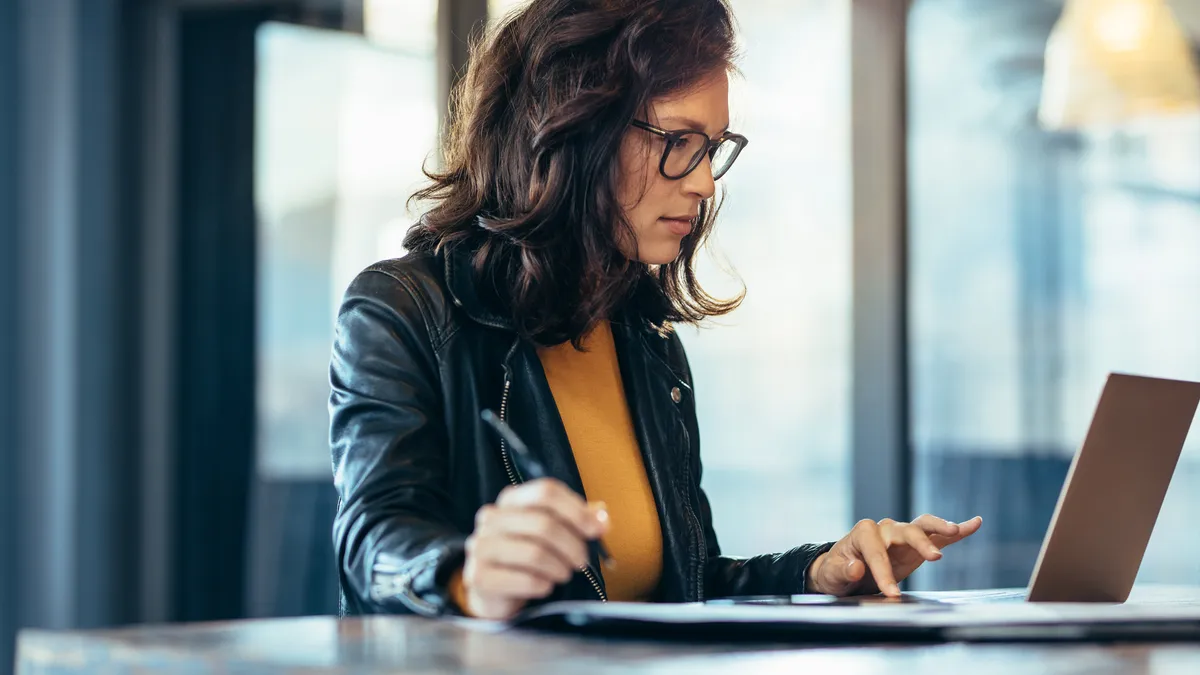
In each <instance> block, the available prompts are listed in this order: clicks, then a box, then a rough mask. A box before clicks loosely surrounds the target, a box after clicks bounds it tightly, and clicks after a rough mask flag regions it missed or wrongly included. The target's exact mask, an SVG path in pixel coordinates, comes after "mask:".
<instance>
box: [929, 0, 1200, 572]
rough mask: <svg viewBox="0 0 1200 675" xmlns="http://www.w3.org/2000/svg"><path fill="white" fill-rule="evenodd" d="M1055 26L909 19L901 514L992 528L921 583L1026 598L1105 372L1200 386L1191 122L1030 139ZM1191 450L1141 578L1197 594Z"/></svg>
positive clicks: (946, 6)
mask: <svg viewBox="0 0 1200 675" xmlns="http://www.w3.org/2000/svg"><path fill="white" fill-rule="evenodd" d="M1060 10H1061V3H1049V2H1045V1H1044V0H1012V1H1010V2H1004V3H997V2H992V1H991V0H920V1H919V2H917V3H916V4H915V6H914V8H913V13H912V16H911V20H910V39H909V50H910V54H909V64H910V74H909V75H910V77H909V80H910V87H911V88H910V93H909V100H910V114H909V120H910V128H909V134H910V136H909V141H910V152H911V156H910V180H911V193H910V209H911V210H910V228H911V230H910V236H911V239H910V246H911V278H910V301H911V311H912V315H911V323H910V325H911V352H910V357H911V363H912V369H913V391H912V405H913V408H912V412H913V444H914V452H915V471H914V498H915V502H916V503H915V510H916V512H918V513H920V512H924V511H931V512H934V513H937V514H939V515H944V516H946V517H954V518H966V517H969V516H972V515H975V514H982V515H983V516H984V523H985V524H984V529H983V530H981V531H980V533H979V534H978V535H976V538H975V540H973V541H971V542H970V543H968V544H965V545H963V546H962V548H961V549H959V550H956V551H955V555H953V556H950V555H948V556H947V557H946V559H945V560H944V561H943V562H941V563H938V564H937V565H931V566H927V567H926V568H925V569H923V570H922V571H920V572H919V573H918V574H917V575H916V576H915V577H914V586H915V587H919V588H969V587H984V586H1024V585H1025V584H1026V583H1027V582H1028V580H1029V574H1030V572H1031V571H1032V568H1033V564H1034V561H1035V558H1036V555H1037V551H1038V549H1039V547H1040V546H1041V543H1042V538H1043V536H1044V534H1045V530H1046V527H1047V525H1048V524H1049V520H1050V516H1051V513H1052V511H1053V509H1054V504H1055V502H1056V500H1057V498H1058V494H1059V490H1060V488H1061V486H1062V481H1063V479H1064V477H1065V475H1066V470H1067V467H1068V465H1069V463H1070V460H1071V457H1072V456H1073V453H1074V451H1075V449H1076V448H1077V447H1078V445H1079V443H1080V442H1081V441H1082V438H1083V435H1084V433H1085V432H1086V430H1087V426H1088V424H1089V422H1090V420H1091V415H1092V411H1093V407H1094V405H1095V403H1096V400H1097V397H1098V395H1099V393H1100V389H1101V387H1102V385H1103V382H1104V379H1105V377H1106V376H1107V374H1108V373H1109V372H1110V371H1122V372H1131V373H1137V374H1144V375H1153V376H1163V377H1173V378H1182V379H1200V338H1197V335H1200V312H1197V311H1196V310H1195V307H1196V301H1195V298H1196V297H1198V296H1200V265H1197V264H1196V261H1197V260H1200V120H1197V119H1196V118H1195V117H1192V118H1182V119H1175V120H1158V121H1147V122H1144V123H1139V124H1137V125H1131V126H1128V127H1126V128H1123V129H1117V130H1109V131H1106V132H1093V133H1083V134H1051V133H1047V132H1043V131H1042V130H1040V129H1039V128H1038V127H1037V125H1036V121H1035V120H1036V118H1035V113H1036V106H1037V103H1038V95H1039V91H1040V86H1041V77H1042V52H1043V50H1044V49H1045V44H1046V39H1047V36H1048V35H1049V32H1050V28H1051V26H1052V25H1053V24H1054V21H1055V20H1056V19H1057V16H1058V13H1059V11H1060ZM946 53H953V54H954V55H955V57H954V58H946ZM1198 436H1200V434H1197V433H1193V434H1192V438H1191V439H1190V441H1189V443H1188V445H1187V446H1186V448H1185V450H1184V455H1183V458H1182V460H1181V462H1180V465H1179V468H1178V470H1177V472H1176V476H1175V480H1174V482H1173V483H1172V487H1171V490H1170V492H1169V494H1168V496H1167V500H1166V503H1165V504H1164V506H1163V509H1162V513H1161V515H1160V517H1159V521H1158V526H1157V527H1156V529H1155V533H1154V536H1153V538H1152V540H1151V543H1150V548H1149V550H1148V552H1147V554H1146V558H1145V560H1144V562H1143V565H1142V570H1141V575H1140V577H1139V578H1140V579H1141V580H1154V581H1170V582H1172V583H1197V582H1200V543H1198V542H1197V540H1196V539H1195V537H1194V536H1192V534H1191V533H1192V530H1193V528H1192V527H1191V523H1192V522H1194V519H1195V515H1196V514H1197V513H1200V497H1198V496H1197V495H1200V490H1198V489H1197V488H1200V438H1198Z"/></svg>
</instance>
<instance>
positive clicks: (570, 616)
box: [514, 373, 1200, 640]
mask: <svg viewBox="0 0 1200 675" xmlns="http://www.w3.org/2000/svg"><path fill="white" fill-rule="evenodd" d="M1198 406H1200V382H1185V381H1180V380H1168V379H1161V378H1153V377H1143V376H1137V375H1127V374H1119V373H1113V374H1110V375H1109V377H1108V379H1107V381H1106V382H1105V385H1104V388H1103V390H1102V391H1101V394H1100V399H1099V402H1098V403H1097V405H1096V409H1095V412H1094V413H1093V416H1092V421H1091V425H1090V427H1089V429H1088V432H1087V435H1086V436H1085V438H1084V440H1083V443H1082V444H1081V445H1080V447H1079V449H1078V451H1077V452H1076V453H1075V457H1074V459H1073V460H1072V463H1071V467H1070V469H1069V470H1068V472H1067V477H1066V480H1065V481H1064V482H1063V487H1062V490H1061V491H1060V493H1059V498H1058V503H1057V505H1056V506H1055V509H1054V515H1053V516H1052V518H1051V519H1050V526H1049V528H1048V529H1047V532H1046V536H1045V538H1044V540H1043V542H1042V547H1041V550H1040V552H1039V554H1038V558H1037V562H1036V563H1035V565H1034V570H1033V574H1032V575H1031V578H1030V580H1029V585H1028V586H1027V588H1025V589H1024V590H1022V589H991V590H982V591H960V592H948V593H937V592H932V593H916V592H914V593H906V594H904V595H903V596H902V597H901V598H900V599H899V600H896V599H883V598H882V596H868V597H865V598H831V597H828V596H812V595H794V596H770V597H747V598H723V599H719V600H713V601H709V602H708V603H695V604H690V605H653V604H644V603H643V604H638V603H608V604H607V605H601V604H600V603H579V602H563V603H550V604H548V605H544V606H542V607H539V608H535V609H531V610H530V611H529V612H527V613H525V614H523V615H519V616H518V617H517V618H516V620H515V621H514V623H515V624H516V625H526V626H531V627H541V628H554V627H560V628H569V629H571V630H589V629H590V630H600V631H602V632H603V631H616V632H622V631H623V630H624V629H634V630H635V631H638V632H640V631H645V630H649V631H650V632H651V633H656V632H657V633H661V634H679V633H680V632H682V634H683V635H684V636H686V637H689V639H690V638H694V637H697V636H699V635H702V634H703V635H707V634H710V633H711V634H715V635H720V636H722V637H725V638H732V637H736V636H738V635H753V636H758V637H761V636H766V635H770V636H773V637H775V638H781V637H786V636H792V637H798V638H801V639H821V640H827V639H830V638H831V637H837V636H842V637H846V636H857V637H853V639H862V638H864V637H878V638H881V639H910V638H912V639H921V638H928V639H957V640H970V639H979V640H988V639H1024V638H1030V639H1056V638H1063V639H1099V638H1100V637H1104V636H1109V637H1111V636H1113V635H1115V636H1116V637H1119V638H1122V639H1136V638H1137V637H1138V636H1139V635H1142V634H1145V635H1154V636H1158V637H1163V636H1167V637H1171V636H1177V637H1180V639H1197V638H1200V589H1194V593H1195V594H1196V597H1195V602H1193V603H1188V602H1180V600H1181V598H1180V597H1179V596H1178V595H1177V594H1167V596H1166V597H1160V598H1151V599H1150V601H1149V602H1143V603H1130V606H1126V605H1122V604H1121V603H1125V601H1126V600H1127V599H1129V597H1130V592H1131V591H1132V589H1133V584H1134V579H1135V578H1136V577H1137V573H1138V568H1139V567H1140V566H1141V561H1142V557H1143V555H1144V554H1145V551H1146V545H1147V543H1148V542H1149V541H1150V535H1151V533H1152V532H1153V530H1154V523H1155V521H1156V520H1157V518H1158V513H1159V510H1160V509H1161V507H1162V502H1163V498H1164V497H1165V496H1166V493H1167V488H1168V486H1169V485H1170V482H1171V477H1172V475H1173V474H1174V471H1175V466H1176V464H1177V463H1178V461H1179V455H1180V452H1181V451H1182V449H1183V445H1184V441H1185V440H1186V438H1187V435H1188V430H1189V429H1190V428H1191V425H1192V420H1193V418H1194V417H1195V416H1196V410H1197V407H1198ZM1135 600H1137V598H1136V597H1135ZM1020 601H1027V602H1020ZM993 603H1004V605H1005V606H1004V607H999V606H996V605H995V604H993ZM1010 603H1012V604H1013V605H1015V606H1009V604H1010ZM1064 603H1069V605H1065V604H1064ZM1079 603H1089V604H1087V605H1083V604H1079ZM1132 605H1137V608H1131V606H1132ZM1151 607H1153V608H1155V609H1150V608H1151ZM1051 626H1053V627H1054V630H1050V629H1049V627H1051ZM739 629H741V630H739ZM714 630H715V633H713V631H714ZM1106 631H1107V632H1106ZM1173 631H1174V632H1173Z"/></svg>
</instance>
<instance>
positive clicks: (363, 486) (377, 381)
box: [330, 254, 829, 616]
mask: <svg viewBox="0 0 1200 675" xmlns="http://www.w3.org/2000/svg"><path fill="white" fill-rule="evenodd" d="M612 323H613V336H614V339H615V341H616V347H617V355H618V360H619V362H620V370H621V377H622V380H623V383H624V386H625V395H626V398H627V399H628V402H629V407H630V411H631V413H632V417H633V424H634V429H635V431H636V434H637V438H638V442H639V444H640V446H641V448H642V454H643V456H644V458H645V462H646V470H647V473H648V476H649V479H650V485H651V488H652V490H653V492H654V497H655V502H656V503H657V506H658V516H659V522H660V523H661V525H662V531H663V572H662V581H661V584H660V587H659V598H660V599H661V600H663V601H671V602H685V601H697V600H701V599H704V598H711V597H720V596H729V595H745V594H764V593H799V592H803V590H804V587H805V583H804V579H805V574H806V572H807V569H808V566H809V564H810V563H811V562H812V561H813V559H814V558H816V556H817V555H819V554H820V553H822V552H823V551H825V550H827V549H828V547H829V544H824V545H805V546H800V547H797V548H795V549H792V550H791V551H788V552H786V553H782V554H773V555H762V556H757V557H753V558H748V559H739V558H732V557H727V556H722V555H721V550H720V548H719V547H718V545H717V537H716V534H715V533H714V532H713V527H712V518H711V514H710V511H709V504H708V499H707V498H706V497H705V495H704V491H703V490H702V489H701V488H700V474H701V465H700V442H699V433H698V430H697V427H696V409H695V406H694V400H695V399H694V398H693V395H692V377H691V371H690V369H689V367H688V362H687V356H686V355H685V354H684V350H683V345H682V343H681V342H680V340H679V338H678V336H676V335H674V334H671V335H670V336H669V337H663V336H662V335H661V334H659V333H658V332H656V331H654V330H653V329H652V327H651V326H650V325H649V324H648V323H642V322H638V321H636V320H632V319H629V318H624V319H614V320H613V322H612ZM508 326H509V322H508V321H506V320H505V318H504V317H502V316H499V315H498V314H496V313H494V312H493V311H491V310H490V309H489V308H488V307H486V306H485V305H484V304H483V302H481V300H480V299H479V297H478V296H477V295H476V293H475V288H474V283H473V280H472V274H471V269H470V265H469V261H468V260H467V259H466V257H465V256H464V255H461V254H460V255H453V254H452V255H437V256H435V255H430V254H413V255H409V256H408V257H405V258H402V259H398V260H387V261H383V262H380V263H377V264H375V265H372V266H371V267H369V268H367V269H366V270H365V271H363V272H362V273H361V274H359V275H358V277H357V278H356V279H355V280H354V282H353V283H352V284H351V285H350V287H349V289H348V290H347V292H346V295H345V298H344V300H343V304H342V307H341V310H340V311H339V313H338V318H337V332H336V337H335V340H334V347H333V357H332V363H331V366H330V378H331V384H332V390H333V391H332V396H331V398H330V424H331V426H330V441H331V445H332V454H333V468H334V484H335V486H336V487H337V491H338V511H337V517H336V519H335V521H334V527H333V535H334V547H335V549H336V555H337V564H338V571H339V576H340V585H341V589H342V610H343V612H345V613H352V614H361V613H380V612H396V613H409V612H414V613H418V614H424V615H430V616H434V615H438V614H441V613H445V612H454V611H456V610H455V608H454V606H453V603H450V602H449V601H448V597H447V590H446V584H447V581H448V578H449V577H450V575H451V573H452V572H453V571H454V570H455V569H457V568H458V567H459V566H460V565H461V564H462V561H463V555H464V554H463V543H464V540H465V538H466V536H467V535H468V534H469V533H470V532H471V529H472V527H473V524H474V518H475V512H476V511H477V510H478V509H479V507H480V506H482V505H484V504H488V503H491V502H493V501H494V500H495V499H496V496H497V494H498V493H499V492H500V490H501V489H502V488H504V487H505V486H507V485H509V484H511V483H519V482H520V481H521V476H520V474H519V472H518V471H516V469H515V467H514V466H513V465H512V463H511V462H510V459H509V457H508V456H507V451H506V449H505V448H503V447H502V446H501V444H500V443H499V442H498V441H497V440H496V439H495V437H494V436H492V435H491V434H490V433H489V432H488V430H487V429H486V428H485V427H484V426H483V425H482V423H481V422H480V420H479V412H480V411H481V410H482V409H484V408H491V409H494V410H498V411H500V412H501V414H502V415H503V416H504V417H505V419H506V420H507V421H508V423H509V424H510V425H511V426H512V427H513V429H514V430H515V431H516V432H517V434H518V435H520V436H521V437H522V438H524V439H525V440H526V442H527V443H528V444H529V445H530V446H531V449H532V450H533V451H534V452H535V453H537V454H538V455H539V458H540V459H541V460H542V461H543V463H544V464H545V466H546V468H547V470H548V471H549V472H550V474H551V475H553V476H554V477H556V478H558V479H560V480H562V481H563V482H564V483H566V484H567V485H569V486H571V487H572V488H574V489H575V490H577V491H579V492H580V494H582V493H583V486H582V483H581V481H580V478H579V473H578V470H577V469H576V466H575V462H574V459H573V456H572V454H571V448H570V445H569V443H568V441H567V436H566V432H565V430H564V428H563V425H562V420H561V419H560V418H559V416H558V409H557V407H556V406H555V403H554V399H553V396H552V394H551V392H550V388H549V385H548V384H547V382H546V378H545V375H544V374H543V372H542V367H541V363H540V361H539V360H538V356H537V352H536V351H535V348H534V347H533V345H531V344H530V343H528V342H527V341H524V340H520V339H517V336H516V333H515V332H513V331H512V330H511V329H510V328H509V327H508ZM618 526H619V524H618ZM597 563H598V561H596V560H593V561H592V562H591V565H590V568H589V569H588V570H587V571H586V572H582V573H579V574H576V575H575V578H574V579H573V580H572V581H570V582H569V583H567V584H565V585H563V586H561V587H559V588H558V589H557V591H556V592H555V594H554V595H553V596H552V597H551V598H550V599H556V600H557V599H601V600H603V599H606V597H605V591H604V578H603V576H602V575H601V574H600V571H599V566H598V564H597Z"/></svg>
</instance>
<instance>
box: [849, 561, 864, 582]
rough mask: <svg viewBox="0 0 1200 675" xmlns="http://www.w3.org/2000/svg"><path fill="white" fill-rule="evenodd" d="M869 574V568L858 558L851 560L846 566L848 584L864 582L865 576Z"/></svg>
mask: <svg viewBox="0 0 1200 675" xmlns="http://www.w3.org/2000/svg"><path fill="white" fill-rule="evenodd" d="M866 573H867V566H866V565H865V564H864V563H863V561H861V560H859V559H858V558H851V559H850V562H848V563H846V565H845V574H846V583H847V584H856V583H858V582H860V581H862V578H863V576H864V575H865V574H866Z"/></svg>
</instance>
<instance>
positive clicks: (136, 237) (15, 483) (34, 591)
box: [0, 0, 1200, 666]
mask: <svg viewBox="0 0 1200 675" xmlns="http://www.w3.org/2000/svg"><path fill="white" fill-rule="evenodd" d="M519 4H521V3H520V2H514V1H511V0H491V1H490V2H488V1H487V0H0V317H2V318H0V321H2V323H0V664H5V666H6V665H7V664H10V663H12V653H11V646H12V640H11V638H12V635H13V634H14V633H15V631H16V630H17V629H18V628H20V627H24V626H42V627H52V628H70V627H96V626H108V625H115V624H127V623H142V622H162V621H195V620H209V619H223V618H233V617H245V616H252V617H261V616H279V615H298V614H327V613H333V612H335V611H336V592H337V591H336V574H335V570H334V562H333V555H332V548H331V547H332V543H331V537H330V523H331V519H332V515H333V511H334V508H335V496H334V492H333V489H332V484H331V475H330V458H329V452H328V446H327V424H328V417H327V412H326V401H327V397H328V380H327V364H328V355H329V347H330V341H331V337H332V333H331V326H332V321H333V317H334V314H335V312H336V309H337V305H338V301H339V298H340V295H341V292H342V290H343V289H344V288H345V286H346V284H347V283H348V282H349V280H350V279H351V278H352V277H353V276H354V274H355V273H356V272H357V271H358V270H360V269H361V268H363V267H364V266H366V265H367V264H369V263H371V262H373V261H375V260H378V259H381V258H388V257H396V256H400V255H403V253H404V251H403V249H402V247H401V244H400V242H401V240H402V237H403V234H404V231H405V230H406V229H407V227H408V226H409V225H410V224H411V223H412V222H413V221H414V220H415V219H416V218H417V217H418V215H419V212H420V205H419V204H416V205H414V206H413V208H412V209H411V210H410V209H409V208H408V207H407V205H406V201H407V198H408V196H409V195H410V194H411V193H412V192H413V190H414V189H415V187H416V186H418V185H419V184H420V183H421V180H422V174H421V167H422V165H423V163H429V164H430V165H431V166H433V165H436V163H437V162H438V156H437V151H436V143H437V138H438V135H439V129H440V128H441V125H442V124H443V122H444V120H445V102H446V96H447V91H448V90H449V88H450V86H451V85H452V83H453V82H454V79H455V77H456V75H457V74H458V73H459V72H461V69H462V66H463V63H464V62H465V58H466V42H465V39H466V37H467V36H468V35H470V34H472V31H473V30H474V29H477V28H478V27H479V26H481V25H482V24H483V22H485V21H495V20H498V18H499V17H501V16H502V15H503V14H504V13H505V12H506V11H509V10H512V9H514V8H516V7H517V6H518V5H519ZM732 4H733V7H734V10H735V13H736V15H737V18H738V20H739V23H740V28H741V35H742V40H743V49H744V57H743V61H742V63H741V70H742V71H743V73H744V77H742V78H740V79H738V80H737V81H736V82H735V83H734V85H733V86H734V93H733V96H732V99H733V104H734V109H733V113H734V118H733V128H734V129H735V130H736V131H739V132H741V133H744V134H745V135H746V136H748V137H749V138H750V139H751V140H752V144H751V145H750V146H749V148H748V149H747V151H746V153H744V154H743V155H742V157H741V159H740V160H739V163H738V166H737V168H736V170H734V171H732V172H731V173H730V174H729V176H728V177H727V178H726V179H725V181H724V182H725V184H726V185H725V187H726V202H725V206H724V208H723V210H722V215H721V220H720V224H719V227H718V231H717V236H716V237H715V241H714V245H713V249H714V250H713V253H714V256H713V259H712V260H711V261H706V263H705V268H704V269H703V270H702V272H703V274H704V278H706V279H708V280H709V286H710V287H711V288H712V289H714V290H716V291H724V292H726V293H731V292H734V291H736V290H737V289H738V288H739V287H740V285H739V284H742V283H744V284H745V286H746V287H747V289H748V296H747V299H746V302H745V304H744V305H743V307H742V308H741V309H739V310H738V311H737V312H735V313H734V314H732V315H731V316H729V317H726V318H724V319H722V320H720V321H719V322H717V323H715V324H714V325H712V326H710V327H707V328H703V329H699V330H695V329H686V330H685V331H684V340H685V342H686V343H687V346H688V349H689V353H690V357H691V360H692V366H693V369H694V371H695V379H696V384H697V400H698V405H699V411H700V421H701V428H702V432H703V440H704V442H703V452H704V459H705V468H706V472H705V476H704V486H705V488H706V489H707V490H708V493H709V495H710V497H711V499H712V501H713V506H714V511H715V515H714V517H715V524H716V529H717V532H718V535H719V536H720V538H721V543H722V545H723V548H724V549H725V550H726V552H728V553H733V554H753V553H758V552H766V551H774V550H780V549H785V548H790V547H791V546H794V545H796V544H798V543H802V542H808V541H821V540H828V539H834V538H837V537H840V536H841V535H842V534H843V533H844V532H845V531H846V530H847V528H849V527H850V526H851V525H852V524H853V522H854V521H855V520H856V519H858V518H862V517H871V518H882V517H884V516H892V517H913V516H916V515H918V514H920V513H923V512H935V513H937V514H939V515H943V516H946V517H951V518H958V519H965V518H968V517H970V516H973V515H976V514H981V515H983V516H984V519H985V526H984V529H983V530H982V531H981V532H980V534H979V535H977V536H976V537H975V538H974V539H973V540H972V541H971V542H969V543H967V544H964V545H963V546H961V548H957V549H956V550H955V551H954V555H948V556H947V558H946V560H945V561H943V562H941V563H938V564H937V565H934V566H929V567H928V568H927V569H924V570H921V571H920V572H919V573H918V574H917V575H916V576H915V577H914V578H913V580H912V581H911V587H912V588H922V589H956V588H974V587H987V586H1023V585H1024V584H1025V583H1026V581H1027V580H1028V576H1029V573H1030V571H1031V569H1032V567H1033V562H1034V558H1035V556H1036V553H1037V550H1038V547H1039V546H1040V544H1041V540H1042V536H1043V534H1044V532H1045V528H1046V525H1047V524H1048V522H1049V518H1050V514H1051V511H1052V510H1053V507H1054V503H1055V500H1056V499H1057V496H1058V492H1059V488H1060V486H1061V484H1062V480H1063V478H1064V476H1065V474H1066V470H1067V467H1068V464H1069V462H1070V459H1071V456H1072V453H1073V452H1074V451H1075V449H1076V448H1077V446H1078V444H1079V442H1080V440H1081V439H1082V437H1083V434H1084V433H1085V431H1086V429H1087V425H1088V422H1089V420H1090V416H1091V412H1092V408H1093V406H1094V404H1095V402H1096V400H1097V397H1098V395H1099V392H1100V389H1101V387H1102V386H1103V383H1104V380H1105V377H1106V376H1107V374H1108V373H1109V372H1112V371H1120V372H1132V373H1137V374H1145V375H1156V376H1165V377H1172V378H1180V379H1193V380H1200V112H1197V110H1198V106H1197V100H1198V99H1200V96H1198V95H1197V93H1196V88H1197V85H1196V82H1197V79H1196V73H1195V56H1194V54H1195V50H1196V45H1197V42H1198V41H1200V0H1171V1H1170V2H1165V1H1164V0H1091V1H1090V2H1089V0H1071V1H1070V2H1068V3H1067V6H1066V11H1065V12H1064V4H1063V2H1062V1H1061V0H1004V2H998V1H996V0H915V1H914V2H912V3H911V7H908V8H906V7H905V6H904V3H903V2H895V1H893V0H732ZM728 265H731V266H732V267H733V268H734V269H735V270H736V271H737V276H731V275H730V274H728V273H727V272H726V271H725V270H724V268H725V267H726V266H728ZM1198 519H1200V432H1196V431H1193V433H1192V437H1191V439H1190V440H1189V443H1188V445H1187V447H1186V448H1185V451H1184V455H1183V458H1182V460H1181V462H1180V465H1179V468H1178V471H1177V473H1176V475H1175V479H1174V482H1173V484H1172V487H1171V490H1170V493H1169V495H1168V498H1167V501H1166V503H1165V504H1164V506H1163V509H1162V513H1161V515H1160V517H1159V521H1158V525H1157V528H1156V530H1155V533H1154V536H1153V539H1152V541H1151V543H1150V548H1149V550H1148V552H1147V554H1146V558H1145V560H1144V562H1143V565H1142V568H1141V573H1140V580H1142V581H1155V582H1170V583H1181V584H1200V534H1197V531H1196V528H1195V523H1196V522H1197V520H1198Z"/></svg>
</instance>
